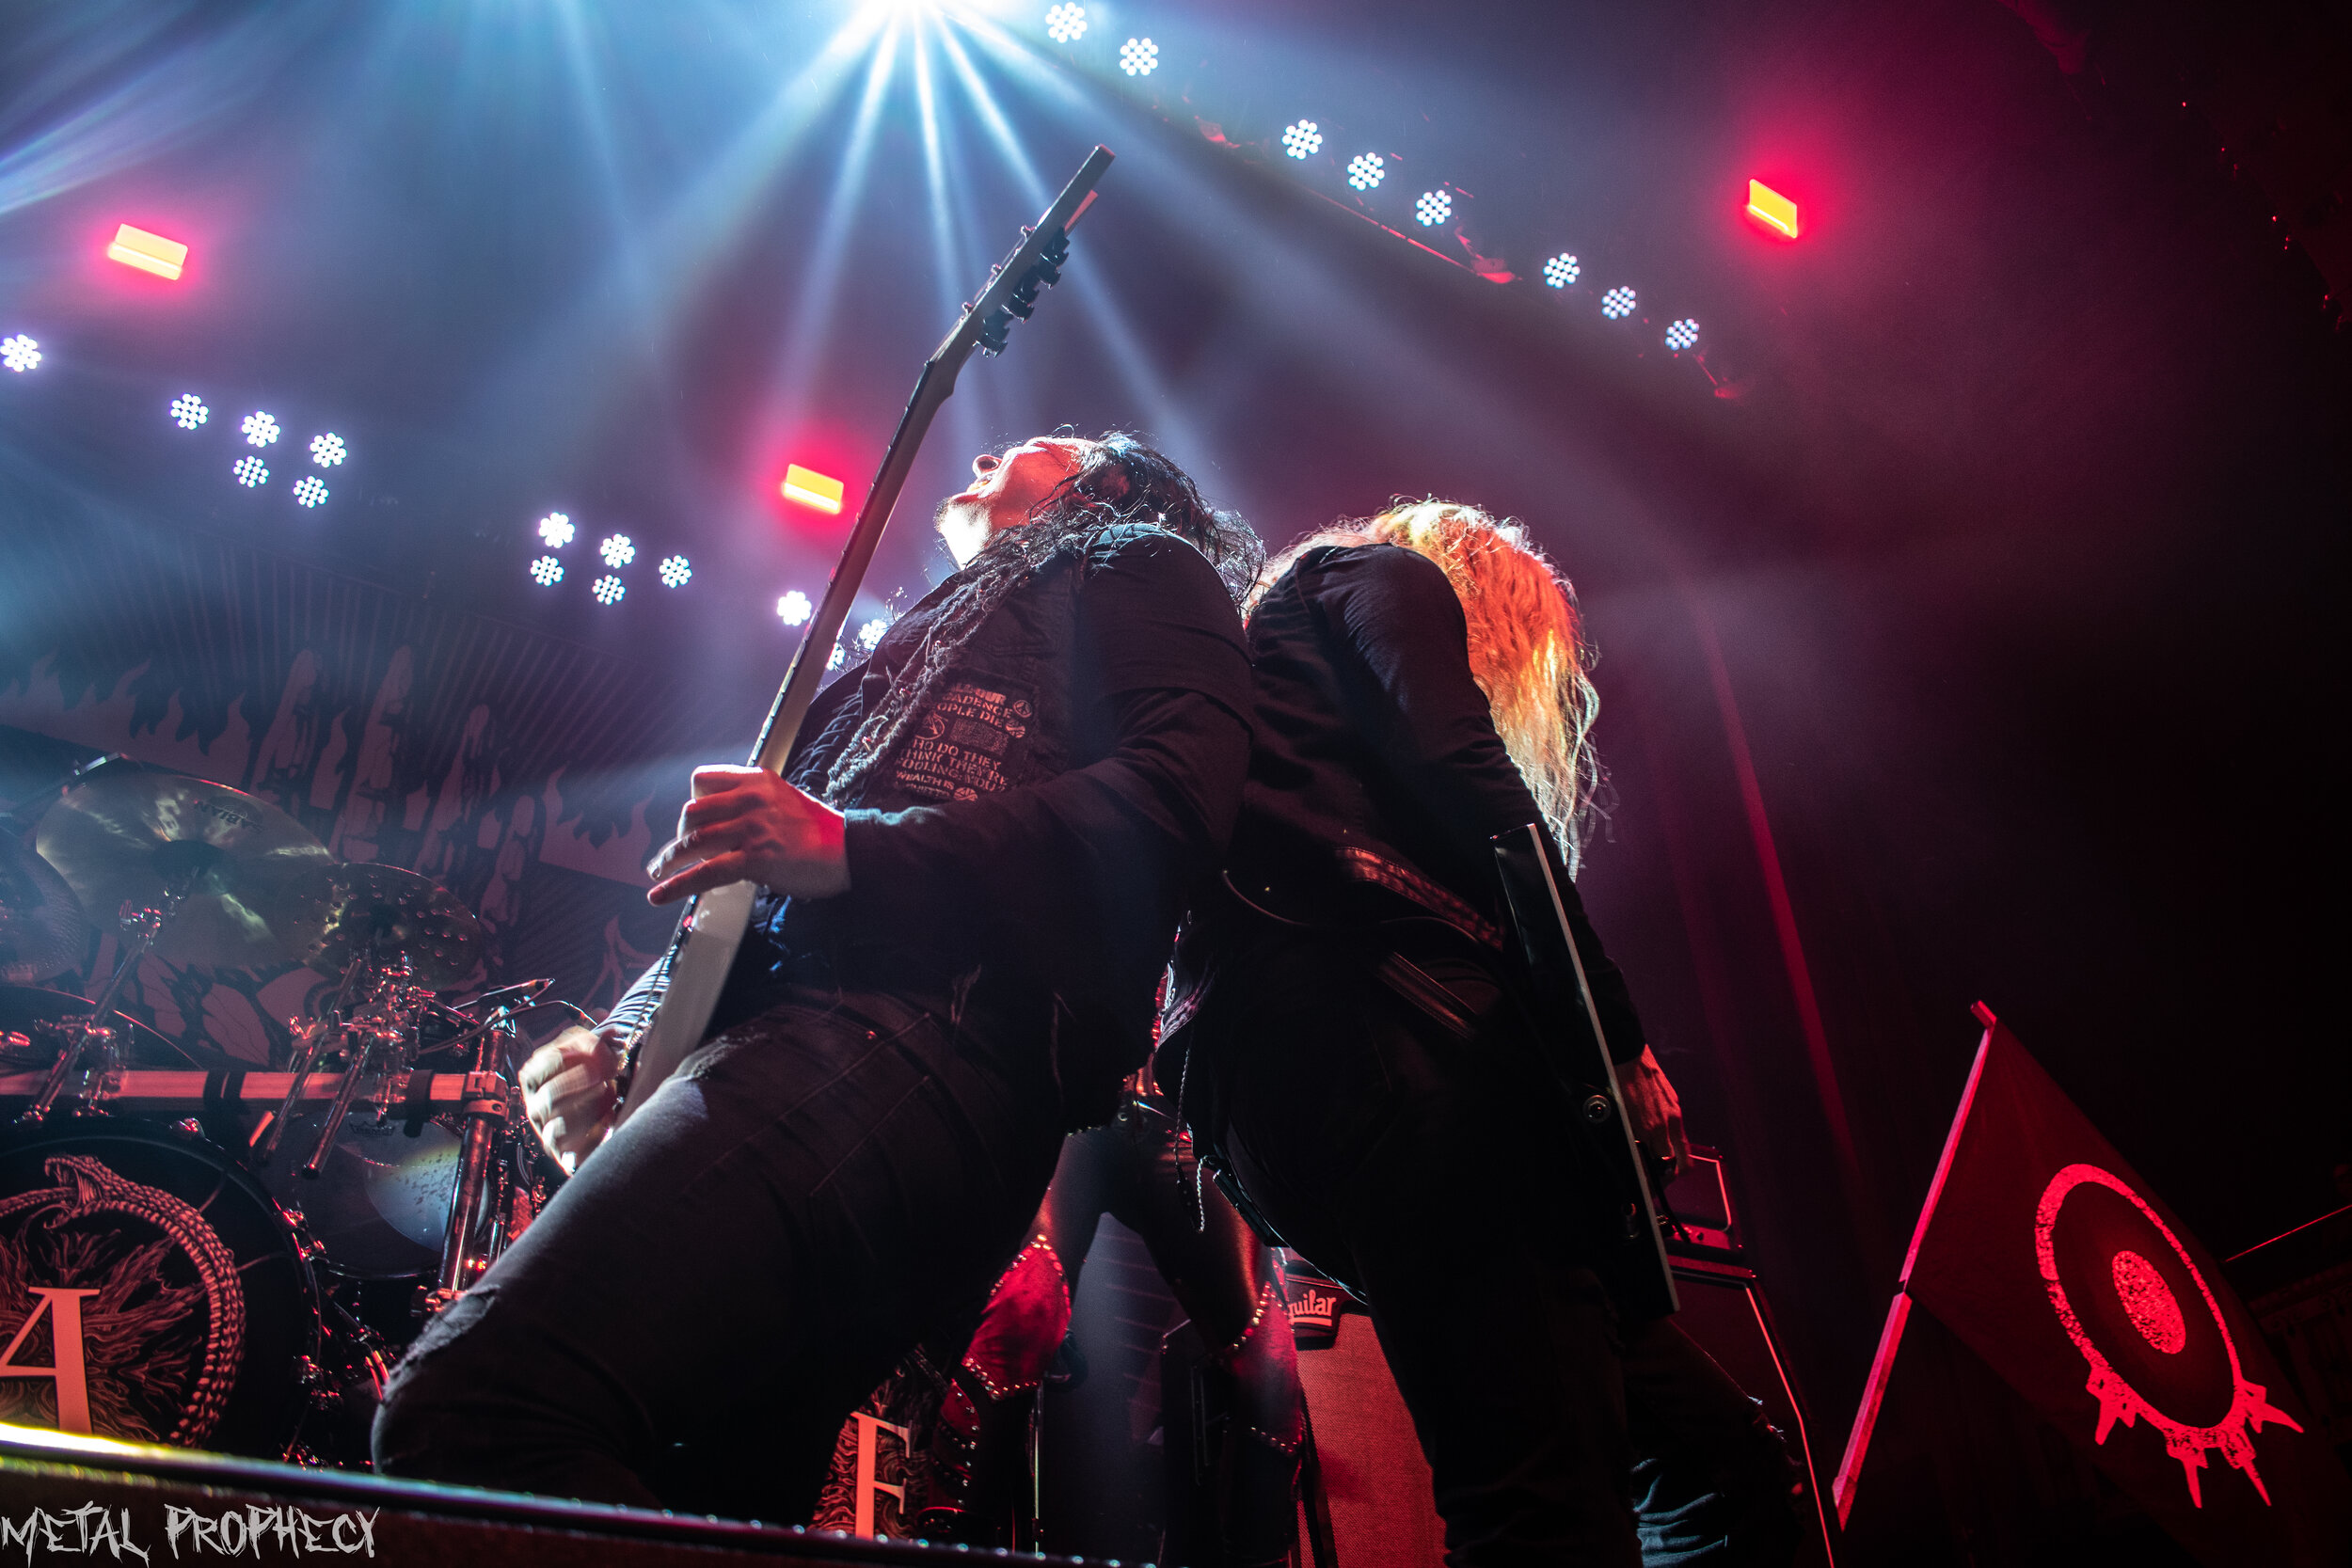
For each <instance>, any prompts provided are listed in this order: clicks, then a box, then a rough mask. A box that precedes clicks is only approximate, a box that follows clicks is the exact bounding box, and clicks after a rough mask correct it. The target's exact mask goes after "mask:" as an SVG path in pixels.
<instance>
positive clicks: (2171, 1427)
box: [2033, 1164, 2303, 1508]
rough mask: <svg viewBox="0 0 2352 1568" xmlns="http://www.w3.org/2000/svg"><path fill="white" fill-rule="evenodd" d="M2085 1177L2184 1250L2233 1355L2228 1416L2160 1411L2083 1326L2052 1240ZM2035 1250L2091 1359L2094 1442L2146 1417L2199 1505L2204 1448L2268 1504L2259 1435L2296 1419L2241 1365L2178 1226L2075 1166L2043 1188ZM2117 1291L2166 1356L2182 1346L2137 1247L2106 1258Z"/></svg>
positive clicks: (2161, 1286) (2166, 1300) (2116, 1184)
mask: <svg viewBox="0 0 2352 1568" xmlns="http://www.w3.org/2000/svg"><path fill="white" fill-rule="evenodd" d="M2085 1182H2089V1183H2091V1184H2092V1185H2095V1186H2101V1187H2105V1188H2106V1189H2107V1190H2108V1191H2110V1192H2113V1193H2116V1194H2119V1195H2121V1196H2122V1197H2124V1198H2126V1199H2128V1200H2129V1201H2130V1203H2131V1205H2132V1207H2134V1208H2135V1209H2137V1210H2138V1211H2139V1212H2140V1213H2141V1214H2142V1215H2144V1216H2145V1217H2146V1218H2147V1221H2148V1223H2149V1224H2150V1225H2153V1226H2154V1227H2156V1229H2157V1231H2158V1232H2160V1233H2161V1234H2162V1235H2163V1237H2164V1239H2165V1240H2166V1241H2167V1242H2168V1243H2171V1247H2172V1250H2173V1251H2174V1252H2175V1253H2176V1254H2178V1255H2179V1257H2180V1259H2181V1266H2182V1267H2184V1268H2185V1269H2186V1270H2188V1276H2189V1278H2191V1279H2193V1280H2195V1281H2196V1282H2197V1291H2198V1293H2199V1294H2200V1295H2201V1296H2202V1297H2203V1298H2204V1302H2205V1310H2206V1311H2207V1312H2208V1313H2210V1314H2212V1317H2213V1323H2214V1327H2215V1328H2216V1329H2217V1330H2219V1331H2220V1334H2221V1344H2222V1348H2223V1349H2225V1350H2226V1351H2227V1352H2228V1353H2229V1356H2230V1380H2231V1384H2232V1390H2231V1399H2230V1409H2229V1413H2228V1414H2227V1415H2225V1416H2223V1417H2222V1418H2221V1419H2220V1420H2218V1421H2217V1422H2215V1423H2214V1424H2213V1425H2212V1426H2209V1427H2201V1426H2191V1425H2189V1424H2188V1423H2187V1422H2185V1421H2180V1420H2175V1419H2173V1418H2171V1417H2169V1416H2167V1415H2166V1414H2165V1413H2164V1412H2163V1411H2161V1410H2158V1409H2157V1408H2156V1407H2155V1406H2154V1405H2153V1404H2152V1403H2151V1402H2149V1401H2148V1400H2147V1399H2146V1398H2145V1397H2144V1396H2143V1395H2142V1394H2141V1393H2140V1392H2139V1390H2138V1389H2137V1388H2134V1387H2133V1386H2131V1384H2130V1383H2129V1382H2128V1381H2126V1380H2125V1379H2124V1377H2123V1375H2122V1373H2121V1372H2118V1371H2117V1370H2115V1368H2114V1367H2113V1366H2111V1365H2109V1364H2108V1361H2107V1358H2106V1356H2105V1355H2104V1354H2100V1351H2099V1348H2098V1347H2097V1346H2096V1345H2094V1344H2092V1343H2091V1340H2090V1335H2089V1334H2088V1333H2087V1332H2085V1331H2084V1328H2083V1324H2082V1320H2081V1319H2080V1318H2079V1317H2077V1316H2076V1315H2075V1313H2074V1307H2073V1305H2072V1304H2071V1303H2069V1302H2068V1301H2067V1299H2066V1288H2065V1286H2063V1285H2061V1284H2060V1283H2059V1282H2058V1257H2057V1251H2056V1248H2055V1247H2054V1245H2053V1244H2052V1241H2051V1236H2052V1232H2053V1231H2054V1230H2055V1229H2056V1228H2057V1226H2058V1209H2059V1208H2060V1206H2061V1205H2063V1204H2064V1203H2065V1202H2066V1196H2067V1195H2068V1194H2069V1193H2071V1192H2073V1191H2074V1189H2075V1188H2076V1187H2079V1186H2081V1185H2083V1184H2084V1183H2085ZM2033 1244H2034V1255H2035V1256H2036V1258H2038V1259H2040V1260H2041V1264H2042V1285H2043V1286H2044V1287H2045V1288H2046V1289H2047V1290H2048V1291H2049V1292H2050V1306H2051V1307H2052V1309H2053V1310H2055V1311H2056V1312H2057V1313H2058V1323H2060V1325H2062V1326H2063V1327H2064V1328H2065V1330H2066V1337H2067V1338H2070V1339H2072V1340H2074V1348H2075V1349H2076V1350H2078V1351H2081V1352H2082V1353H2083V1359H2084V1360H2086V1361H2088V1362H2090V1381H2089V1382H2088V1383H2087V1384H2086V1385H2085V1386H2086V1387H2088V1388H2089V1389H2090V1394H2091V1397H2092V1398H2093V1399H2096V1400H2097V1401H2098V1402H2099V1430H2098V1432H2097V1433H2096V1434H2095V1435H2094V1436H2093V1438H2092V1441H2093V1442H2098V1443H2105V1442H2106V1440H2107V1433H2110V1432H2112V1431H2114V1430H2115V1423H2116V1422H2118V1421H2121V1422H2122V1423H2123V1424H2124V1425H2125V1426H2131V1425H2133V1424H2134V1423H2135V1422H2137V1420H2138V1419H2139V1418H2141V1417H2142V1416H2145V1417H2146V1418H2148V1424H2149V1425H2150V1426H2152V1427H2153V1428H2154V1429H2155V1430H2156V1431H2157V1432H2159V1433H2163V1435H2164V1446H2165V1449H2166V1451H2167V1452H2169V1453H2170V1454H2171V1455H2172V1457H2173V1458H2175V1459H2177V1460H2179V1461H2180V1462H2181V1470H2182V1473H2183V1475H2184V1476H2185V1478H2186V1480H2187V1481H2188V1497H2189V1501H2191V1502H2192V1503H2195V1504H2196V1505H2197V1506H2198V1507H2199V1508H2202V1507H2204V1506H2205V1497H2204V1493H2203V1492H2202V1490H2201V1488H2200V1487H2199V1485H2198V1481H2197V1472H2198V1471H2200V1470H2201V1469H2203V1468H2204V1467H2205V1450H2206V1449H2220V1450H2221V1453H2222V1457H2224V1458H2226V1459H2227V1460H2229V1462H2230V1463H2231V1464H2232V1465H2234V1466H2236V1467H2237V1468H2238V1469H2240V1470H2243V1471H2245V1472H2246V1479H2247V1480H2249V1481H2252V1482H2253V1483H2254V1490H2255V1491H2256V1492H2258V1493H2260V1494H2262V1499H2263V1502H2264V1503H2265V1504H2268V1503H2269V1501H2270V1490H2269V1488H2268V1487H2265V1485H2263V1478H2262V1477H2261V1476H2260V1475H2258V1474H2257V1473H2256V1472H2255V1469H2254V1436H2253V1434H2254V1433H2257V1432H2260V1431H2261V1430H2262V1429H2263V1427H2264V1425H2265V1423H2267V1422H2271V1421H2276V1422H2278V1423H2279V1424H2280V1425H2281V1426H2285V1427H2291V1428H2293V1429H2294V1430H2295V1431H2296V1432H2300V1431H2302V1430H2303V1429H2302V1428H2301V1427H2300V1426H2296V1422H2295V1418H2293V1417H2291V1416H2289V1415H2288V1414H2287V1413H2286V1412H2285V1411H2283V1410H2280V1408H2278V1406H2276V1405H2274V1404H2272V1403H2271V1402H2270V1400H2269V1396H2268V1393H2267V1391H2266V1390H2265V1388H2264V1387H2263V1386H2262V1385H2261V1384H2259V1383H2250V1382H2249V1381H2247V1377H2246V1372H2245V1369H2244V1368H2242V1367H2241V1366H2240V1365H2239V1364H2238V1358H2237V1342H2236V1341H2235V1340H2233V1339H2232V1338H2230V1326H2229V1324H2228V1323H2224V1322H2223V1321H2222V1318H2221V1307H2220V1305H2219V1304H2218V1303H2217V1302H2216V1301H2215V1300H2214V1299H2213V1289H2212V1287H2210V1286H2208V1285H2207V1284H2206V1283H2205V1276H2204V1275H2202V1274H2200V1273H2199V1272H2198V1269H2197V1265H2196V1264H2195V1263H2193V1262H2191V1261H2190V1260H2189V1256H2188V1249H2187V1248H2186V1247H2184V1246H2183V1245H2181V1240H2180V1238H2179V1237H2177V1236H2175V1235H2173V1234H2172V1227H2170V1226H2169V1225H2167V1224H2165V1223H2164V1221H2163V1220H2162V1219H2160V1218H2158V1217H2157V1214H2156V1212H2155V1211H2154V1210H2153V1209H2152V1208H2150V1207H2149V1206H2148V1204H2147V1202H2146V1201H2145V1200H2143V1199H2142V1198H2141V1197H2140V1196H2139V1195H2138V1194H2137V1193H2136V1192H2134V1191H2132V1189H2131V1188H2130V1187H2129V1186H2128V1185H2126V1184H2125V1183H2124V1182H2123V1180H2122V1179H2121V1178H2119V1177H2116V1176H2113V1175H2110V1174H2109V1173H2108V1172H2106V1171H2104V1170H2101V1169H2100V1168H2099V1167H2098V1166H2096V1165H2086V1164H2073V1165H2068V1166H2067V1167H2066V1168H2065V1169H2063V1170H2061V1171H2059V1172H2058V1174H2057V1175H2056V1176H2054V1177H2052V1178H2051V1179H2050V1184H2049V1185H2048V1186H2047V1187H2045V1188H2043V1189H2042V1203H2041V1207H2040V1209H2039V1211H2038V1212H2036V1213H2035V1215H2034V1227H2033ZM2108 1268H2109V1272H2110V1273H2111V1275H2112V1276H2113V1279H2114V1282H2115V1287H2116V1293H2117V1294H2118V1295H2119V1296H2120V1297H2121V1298H2122V1302H2123V1307H2124V1311H2125V1313H2126V1314H2127V1315H2128V1316H2129V1318H2130V1319H2131V1323H2132V1326H2133V1327H2134V1328H2136V1329H2137V1330H2138V1331H2139V1333H2140V1335H2141V1337H2142V1338H2145V1339H2147V1341H2148V1342H2149V1343H2150V1344H2151V1345H2153V1346H2154V1347H2155V1349H2156V1350H2157V1351H2159V1352H2161V1353H2163V1354H2174V1353H2176V1352H2178V1351H2179V1349H2180V1348H2181V1347H2182V1345H2184V1344H2185V1343H2186V1341H2187V1327H2186V1323H2185V1321H2184V1319H2183V1318H2182V1316H2181V1308H2180V1303H2179V1301H2178V1299H2177V1298H2176V1297H2175V1296H2174V1295H2173V1293H2172V1290H2171V1288H2170V1287H2169V1286H2168V1285H2167V1284H2165V1282H2164V1279H2163V1277H2162V1276H2161V1275H2158V1274H2157V1272H2156V1270H2155V1266H2154V1265H2153V1264H2152V1263H2150V1262H2149V1261H2148V1259H2145V1258H2142V1257H2141V1256H2139V1254H2137V1253H2136V1252H2127V1251H2118V1252H2117V1253H2116V1254H2115V1255H2114V1257H2113V1258H2112V1259H2110V1260H2109V1263H2108Z"/></svg>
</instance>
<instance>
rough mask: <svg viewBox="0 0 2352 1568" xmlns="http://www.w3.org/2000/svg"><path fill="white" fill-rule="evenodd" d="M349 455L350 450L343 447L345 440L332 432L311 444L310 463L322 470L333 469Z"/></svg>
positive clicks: (314, 439) (315, 439) (316, 438)
mask: <svg viewBox="0 0 2352 1568" xmlns="http://www.w3.org/2000/svg"><path fill="white" fill-rule="evenodd" d="M349 455H350V449H349V448H348V447H345V446H344V445H343V438H342V436H338V435H336V434H335V433H334V432H333V431H331V430H330V431H328V432H327V433H326V435H324V436H317V437H315V438H313V439H312V441H311V442H310V461H311V462H313V463H315V464H317V465H318V466H319V467H322V468H331V467H334V466H335V465H336V464H338V463H341V462H342V460H343V459H344V458H345V457H347V456H349Z"/></svg>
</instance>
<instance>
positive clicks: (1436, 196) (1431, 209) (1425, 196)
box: [1413, 191, 1454, 229]
mask: <svg viewBox="0 0 2352 1568" xmlns="http://www.w3.org/2000/svg"><path fill="white" fill-rule="evenodd" d="M1453 215H1454V197H1453V194H1452V193H1451V192H1448V191H1423V192H1422V193H1421V199H1420V200H1419V201H1416V202H1414V203H1413V216H1415V217H1417V218H1419V219H1421V226H1422V228H1423V229H1428V228H1431V227H1434V226H1435V225H1437V224H1440V223H1443V222H1444V221H1445V220H1446V219H1448V218H1450V217H1452V216H1453Z"/></svg>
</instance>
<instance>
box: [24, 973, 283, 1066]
mask: <svg viewBox="0 0 2352 1568" xmlns="http://www.w3.org/2000/svg"><path fill="white" fill-rule="evenodd" d="M92 1006H94V1004H93V1003H92V1002H91V1001H90V999H89V998H88V997H87V996H75V995H72V993H70V992H67V991H61V990H37V989H36V988H34V987H32V986H0V1065H4V1066H5V1069H8V1070H16V1071H22V1070H24V1068H26V1067H30V1066H40V1067H46V1066H48V1065H49V1063H51V1062H53V1061H55V1060H56V1048H57V1040H56V1037H55V1036H53V1035H48V1034H45V1033H44V1032H43V1031H42V1030H41V1029H40V1025H41V1024H43V1023H53V1022H56V1020H58V1019H61V1018H67V1017H71V1016H73V1015H75V1014H80V1013H87V1012H88V1011H89V1010H90V1008H91V1007H92ZM113 1022H114V1026H115V1028H116V1030H117V1031H119V1035H118V1037H119V1039H120V1041H121V1054H120V1058H119V1059H120V1061H121V1064H122V1065H123V1066H124V1067H127V1068H160V1069H165V1070H167V1071H172V1070H184V1069H188V1068H202V1069H204V1070H206V1071H208V1072H209V1071H211V1070H212V1069H215V1068H230V1067H251V1066H253V1064H252V1063H251V1062H235V1061H231V1060H230V1057H229V1055H228V1054H227V1053H225V1052H221V1051H215V1050H207V1049H206V1048H204V1047H203V1046H179V1045H174V1044H173V1043H172V1042H171V1040H170V1038H169V1037H167V1036H164V1035H160V1034H158V1033H156V1032H155V1031H154V1030H152V1029H150V1028H149V1027H148V1026H147V1025H146V1024H144V1023H141V1022H138V1021H137V1020H136V1019H132V1018H125V1017H124V1016H123V1015H122V1014H120V1013H117V1014H115V1016H114V1020H113ZM9 1036H21V1037H24V1038H25V1039H27V1040H29V1041H30V1042H31V1044H30V1045H29V1046H28V1047H25V1048H24V1049H22V1050H12V1049H10V1046H9V1043H8V1037H9ZM19 1055H22V1056H23V1057H24V1060H23V1061H16V1060H12V1059H11V1058H13V1057H16V1056H19Z"/></svg>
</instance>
